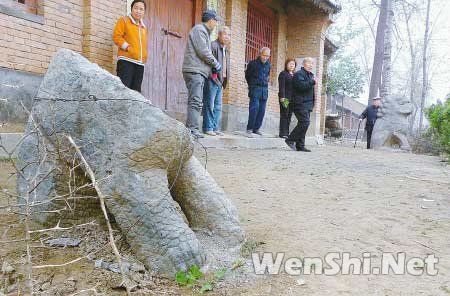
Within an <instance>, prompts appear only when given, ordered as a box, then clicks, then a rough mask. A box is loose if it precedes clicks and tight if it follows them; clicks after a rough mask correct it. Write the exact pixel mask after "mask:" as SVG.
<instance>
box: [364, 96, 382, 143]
mask: <svg viewBox="0 0 450 296" xmlns="http://www.w3.org/2000/svg"><path fill="white" fill-rule="evenodd" d="M380 104H381V98H380V97H376V98H373V99H372V105H370V106H368V107H367V108H366V110H364V112H363V113H362V114H361V115H360V116H359V121H362V120H363V119H366V118H367V120H366V127H365V130H366V132H367V149H370V141H371V140H372V131H373V127H374V126H375V122H376V121H377V114H378V108H380Z"/></svg>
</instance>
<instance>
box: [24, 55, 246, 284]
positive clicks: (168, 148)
mask: <svg viewBox="0 0 450 296" xmlns="http://www.w3.org/2000/svg"><path fill="white" fill-rule="evenodd" d="M31 114H32V115H31V116H32V118H34V120H32V119H31V117H30V119H29V121H28V126H27V130H26V135H27V137H26V138H25V140H24V141H23V142H22V144H21V146H20V150H19V164H20V165H21V167H22V172H23V175H22V176H21V177H19V179H18V192H19V193H20V196H21V198H26V197H27V195H28V196H29V199H30V201H31V202H35V203H37V202H42V201H48V200H49V198H51V197H53V196H56V195H63V194H67V192H68V185H67V184H68V180H72V179H73V178H74V174H72V175H70V174H69V168H70V167H71V165H73V163H76V160H75V162H74V159H75V157H74V155H75V152H74V149H72V148H71V147H70V145H69V143H68V141H67V140H66V138H65V136H66V135H70V136H72V138H73V139H74V140H75V142H76V143H77V145H78V146H79V147H80V149H81V151H82V153H83V155H84V156H85V158H86V160H87V162H88V163H89V165H90V166H91V168H92V169H93V171H94V173H95V177H96V178H97V180H98V182H99V183H98V185H99V187H100V189H101V190H102V192H103V194H105V195H106V196H107V197H108V198H107V200H106V204H107V208H108V211H109V212H110V213H111V215H112V216H113V217H114V220H115V221H116V223H117V224H118V226H119V228H120V229H121V231H122V233H123V234H124V235H125V237H126V239H127V242H128V243H129V244H130V246H131V247H132V249H133V251H134V253H135V254H136V255H137V257H138V259H139V260H141V261H142V262H143V263H145V264H146V266H147V267H148V268H150V269H152V270H154V271H156V272H159V273H160V274H165V275H172V274H174V273H175V272H176V271H178V270H180V269H187V268H189V267H190V266H191V265H194V264H196V265H199V266H205V265H208V264H210V263H211V260H212V259H211V258H210V257H211V256H210V255H209V253H210V248H209V247H205V246H214V247H215V248H222V249H223V252H227V251H229V250H237V249H239V247H240V244H241V243H242V241H243V239H244V232H243V230H242V228H241V226H240V224H239V219H238V213H237V210H236V208H235V207H234V205H233V204H232V203H231V202H230V201H229V199H228V198H227V197H226V194H225V192H224V191H223V189H222V188H221V187H219V185H218V184H217V183H216V182H215V181H214V179H213V178H212V177H211V176H210V175H209V174H208V172H207V171H206V170H205V169H204V168H203V167H202V165H201V164H200V163H199V161H198V160H197V159H196V158H195V157H193V156H192V154H193V147H194V146H193V142H192V139H191V137H190V133H189V131H188V130H187V129H186V128H185V127H184V125H183V124H181V123H180V122H178V121H176V120H175V119H172V118H170V117H169V116H167V115H166V114H165V113H163V112H162V111H161V110H160V109H159V108H157V107H156V106H153V105H152V104H151V103H149V101H147V100H146V99H145V98H144V97H142V96H141V95H140V94H138V93H137V92H134V91H132V90H129V89H127V88H126V87H125V86H124V85H123V84H122V83H121V82H120V80H119V78H117V77H115V76H113V75H111V74H110V73H108V72H107V71H105V70H103V69H101V68H100V67H98V66H97V65H95V64H92V63H90V62H89V61H88V60H86V59H85V58H83V57H82V56H81V55H79V54H77V53H74V52H72V51H70V50H66V49H63V50H60V51H58V53H57V54H56V55H55V56H54V57H53V59H52V62H51V64H50V67H49V69H48V71H47V73H46V75H45V77H44V79H43V81H42V84H41V86H40V89H39V92H38V94H37V96H36V98H35V102H34V105H33V109H32V112H31ZM36 123H37V124H38V127H39V128H36ZM55 168H56V170H55ZM36 176H37V177H36ZM75 177H77V178H76V180H77V181H76V182H78V183H79V184H83V182H85V180H86V174H85V172H84V170H83V169H82V167H80V168H79V169H77V170H75ZM36 186H37V187H36ZM34 187H36V188H35V189H34ZM82 191H83V192H81V193H82V194H86V195H95V192H92V191H93V190H92V188H84V189H83V190H82ZM28 192H31V193H30V194H28ZM79 194H80V193H79ZM20 202H21V203H23V202H24V200H23V199H22V200H21V201H20ZM68 204H70V205H71V206H70V208H72V210H71V211H67V206H66V209H65V210H64V211H62V212H51V211H54V210H55V209H60V208H61V207H62V206H64V204H62V203H61V202H56V201H55V202H51V203H45V204H41V205H40V206H39V207H35V208H34V210H35V212H36V215H35V216H34V217H35V219H37V220H38V221H39V222H41V223H48V222H49V221H51V223H54V221H58V219H60V218H61V219H62V222H71V223H76V222H77V221H79V219H78V218H79V217H97V218H98V219H101V217H100V216H101V215H100V214H99V206H98V200H94V201H92V200H90V201H89V202H81V201H78V202H77V203H71V202H68ZM178 205H179V206H178ZM180 208H181V209H182V212H180ZM43 211H44V212H43ZM99 217H100V218H99ZM186 219H187V223H186ZM205 233H207V234H208V235H205ZM212 251H214V252H215V253H221V252H222V251H219V250H212ZM230 260H231V259H230Z"/></svg>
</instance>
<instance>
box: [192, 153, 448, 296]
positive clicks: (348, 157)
mask: <svg viewBox="0 0 450 296" xmlns="http://www.w3.org/2000/svg"><path fill="white" fill-rule="evenodd" d="M198 154H199V155H200V154H201V153H198ZM203 161H204V160H203ZM208 170H209V172H210V173H211V174H212V175H213V177H214V178H215V179H216V181H217V182H218V183H219V184H221V186H223V188H224V189H225V191H226V192H227V193H228V195H229V197H230V198H231V199H232V200H233V201H234V203H235V204H236V206H237V207H238V209H239V212H240V216H241V221H242V223H243V226H244V228H245V230H246V232H247V235H248V236H249V237H251V238H252V239H254V240H255V241H257V242H263V243H264V244H263V245H261V246H259V247H258V248H257V251H264V252H273V253H277V252H285V253H286V256H287V257H291V256H293V257H300V258H303V257H316V256H319V257H321V256H322V257H323V256H324V255H325V254H327V253H328V252H351V254H352V256H355V257H359V258H361V254H362V253H363V252H371V253H372V254H375V255H376V256H377V258H375V259H374V262H375V264H376V262H377V260H378V261H379V259H380V256H381V252H394V253H397V252H406V254H407V258H409V257H414V256H420V257H425V256H426V255H427V254H431V253H434V254H436V256H437V257H439V259H440V262H439V264H438V265H437V268H438V269H439V274H438V276H426V275H424V276H419V277H417V276H412V275H370V276H367V275H340V276H326V275H310V276H307V275H304V276H303V275H302V276H289V275H282V276H269V277H267V278H264V279H263V280H261V281H259V282H258V283H257V284H252V285H251V286H247V287H241V288H240V289H237V290H234V291H228V293H226V294H227V295H392V296H394V295H395V296H399V295H433V296H434V295H450V167H449V166H448V165H447V164H445V163H442V162H440V161H439V158H436V157H431V156H422V155H413V154H405V153H394V152H386V151H372V150H369V151H368V150H363V149H358V148H357V149H353V148H348V147H341V146H324V147H321V148H313V152H312V153H299V152H295V151H288V150H287V149H286V150H265V151H264V150H262V151H249V150H245V151H240V150H231V151H226V150H209V153H208ZM298 280H299V281H298ZM299 283H300V284H299ZM303 283H304V284H303Z"/></svg>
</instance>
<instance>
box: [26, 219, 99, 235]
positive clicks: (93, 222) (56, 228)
mask: <svg viewBox="0 0 450 296" xmlns="http://www.w3.org/2000/svg"><path fill="white" fill-rule="evenodd" d="M60 222H61V220H59V221H58V224H56V226H55V227H53V228H47V229H39V230H31V231H30V233H42V232H49V231H64V230H71V229H74V228H81V227H84V226H88V225H91V226H94V225H95V220H94V221H91V222H88V223H84V224H79V225H75V226H72V227H59V223H60Z"/></svg>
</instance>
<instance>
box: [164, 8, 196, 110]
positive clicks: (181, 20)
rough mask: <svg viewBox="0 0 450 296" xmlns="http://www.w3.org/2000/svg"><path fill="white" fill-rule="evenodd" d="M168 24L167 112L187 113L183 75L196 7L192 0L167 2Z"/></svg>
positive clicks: (186, 96)
mask: <svg viewBox="0 0 450 296" xmlns="http://www.w3.org/2000/svg"><path fill="white" fill-rule="evenodd" d="M167 2H168V6H169V11H170V18H169V23H168V44H167V46H168V58H169V59H168V68H167V80H168V81H169V83H168V85H167V105H166V106H167V110H168V111H172V112H176V113H186V111H187V100H188V90H187V88H186V85H185V83H184V80H183V76H182V74H181V68H182V64H183V57H184V50H185V48H186V43H187V38H188V35H189V31H190V29H191V27H192V22H193V17H192V13H193V11H194V5H193V1H192V0H167ZM189 12H190V13H189Z"/></svg>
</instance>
